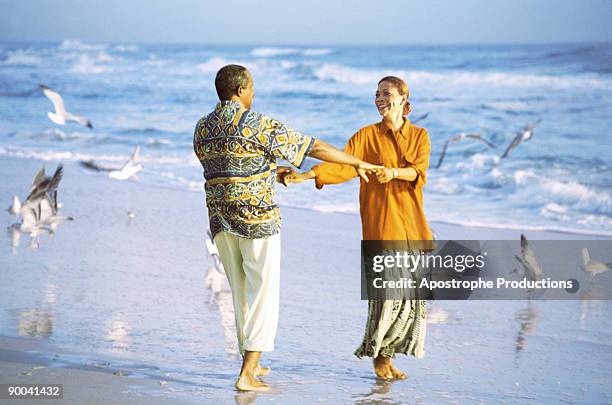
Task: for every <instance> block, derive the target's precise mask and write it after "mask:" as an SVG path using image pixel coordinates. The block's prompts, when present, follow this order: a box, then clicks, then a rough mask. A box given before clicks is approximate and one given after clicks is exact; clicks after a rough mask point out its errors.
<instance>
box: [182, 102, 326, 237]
mask: <svg viewBox="0 0 612 405" xmlns="http://www.w3.org/2000/svg"><path fill="white" fill-rule="evenodd" d="M314 141H315V140H314V138H312V137H310V136H307V135H302V134H301V133H299V132H297V131H294V130H292V129H290V128H288V127H287V126H285V125H284V124H283V123H281V122H279V121H277V120H275V119H273V118H270V117H267V116H265V115H263V114H260V113H258V112H255V111H251V110H247V109H245V107H244V106H243V105H242V104H241V103H240V102H236V101H222V102H220V103H218V104H217V106H216V108H215V111H213V112H211V113H210V114H208V115H206V116H205V117H203V118H202V119H200V120H199V121H198V123H197V125H196V128H195V133H194V137H193V149H194V151H195V154H196V155H197V157H198V159H199V160H200V162H201V163H202V167H203V168H204V178H205V180H206V183H205V185H204V189H205V191H206V206H207V207H208V218H209V221H210V230H211V232H212V236H213V237H214V236H215V235H216V234H217V233H218V232H220V231H226V232H229V233H232V234H234V235H238V236H242V237H244V238H249V239H260V238H265V237H268V236H272V235H274V234H276V233H278V232H279V231H280V226H281V218H280V211H279V208H278V205H277V204H276V202H275V200H274V194H275V192H274V186H275V182H276V159H277V158H282V159H285V160H286V161H288V162H289V163H291V164H292V165H294V166H296V167H298V168H299V167H300V166H301V165H302V162H303V161H304V158H305V157H306V156H307V155H308V153H309V152H310V150H311V149H312V146H313V144H314Z"/></svg>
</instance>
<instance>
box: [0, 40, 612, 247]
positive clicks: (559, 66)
mask: <svg viewBox="0 0 612 405" xmlns="http://www.w3.org/2000/svg"><path fill="white" fill-rule="evenodd" d="M227 63H240V64H243V65H245V66H247V67H248V68H249V69H250V70H251V72H252V73H253V76H254V79H255V92H256V98H255V101H254V105H253V108H254V109H256V110H258V111H261V112H263V113H266V114H268V115H271V116H273V117H275V118H278V119H280V120H281V121H283V122H285V123H286V124H287V125H289V126H290V127H292V128H294V129H297V130H300V131H302V132H304V133H308V134H312V135H314V136H315V137H318V138H321V139H323V140H326V141H328V142H330V143H332V144H334V145H336V146H339V147H342V146H343V145H344V144H345V143H346V141H347V140H348V138H349V137H350V136H351V135H352V134H353V133H354V132H356V131H357V130H358V129H359V128H361V127H363V126H365V125H368V124H371V123H373V122H376V121H378V120H379V119H380V117H379V116H378V114H377V112H376V110H375V108H374V105H373V98H374V92H375V89H376V83H377V81H378V80H379V79H380V78H381V77H383V76H384V75H387V74H394V75H398V76H400V77H402V78H404V79H405V80H406V81H407V83H408V84H409V86H410V89H411V103H412V105H413V115H412V116H413V117H418V116H420V115H422V114H425V113H428V114H429V116H428V117H427V118H426V119H425V120H423V121H422V122H420V123H419V125H421V126H423V127H425V128H427V129H428V131H429V134H430V138H431V142H432V152H431V168H430V170H429V175H428V184H427V186H426V188H425V206H426V208H425V209H426V214H427V217H428V219H429V220H434V221H445V222H450V223H456V224H463V225H472V226H473V225H486V226H492V227H502V228H520V229H531V230H561V231H572V232H579V233H584V234H598V235H608V236H609V235H612V195H611V193H612V178H611V177H610V175H609V174H610V172H611V170H610V169H611V163H610V155H611V153H610V152H611V151H612V137H611V136H610V135H611V134H610V128H611V126H610V123H611V122H610V120H611V117H612V102H611V101H612V45H609V44H608V45H603V44H591V45H589V44H587V45H529V46H518V45H511V46H510V45H504V46H396V47H388V46H355V47H339V46H328V47H293V46H291V47H256V46H207V45H142V44H95V43H84V42H80V41H74V40H66V41H63V42H61V43H12V42H2V43H0V155H6V156H16V157H23V158H34V159H41V160H50V161H57V160H61V161H64V162H68V161H74V162H76V161H78V160H81V159H94V160H96V161H99V162H100V163H104V164H107V165H120V164H121V162H123V161H124V160H125V159H126V158H127V157H128V156H129V155H130V154H131V152H132V150H133V149H134V147H135V146H136V145H141V146H142V155H143V161H144V162H143V163H144V165H145V171H144V172H143V173H142V175H141V176H140V181H142V182H143V183H146V184H159V185H164V186H170V187H180V188H186V189H189V190H193V191H195V192H202V173H201V169H200V165H199V163H198V162H197V160H196V159H195V157H194V155H193V151H192V134H193V128H194V125H195V123H196V121H197V120H198V119H199V118H200V117H201V116H203V115H204V114H206V113H208V112H209V111H211V110H212V109H213V108H214V105H215V103H216V101H217V98H216V93H215V91H214V85H213V81H214V75H215V73H216V71H217V70H218V69H219V68H220V67H221V66H223V65H225V64H227ZM40 83H44V84H46V85H48V86H49V87H51V88H52V89H54V90H56V91H58V92H60V93H61V94H62V95H63V96H64V99H65V103H66V106H67V108H68V110H69V111H72V112H73V113H76V114H82V115H86V116H87V117H89V118H90V119H91V121H92V123H93V125H94V129H93V130H89V129H87V128H84V127H81V126H78V125H76V124H71V125H66V126H57V125H55V124H53V123H52V122H51V121H49V119H48V118H47V116H46V113H47V111H50V110H51V108H52V107H51V103H50V102H49V101H48V100H47V99H46V98H45V97H44V96H43V94H42V93H41V91H40V90H39V88H38V84H40ZM537 119H542V122H541V124H540V125H539V126H538V127H536V129H535V135H534V137H533V138H532V139H531V140H530V141H528V142H526V143H523V144H522V145H520V146H519V147H518V148H517V149H515V150H514V151H513V152H512V154H511V155H510V157H509V158H507V159H503V160H500V159H499V156H500V155H501V154H502V153H503V151H504V150H505V148H506V146H507V145H508V144H509V143H510V142H511V140H512V138H513V137H514V136H515V134H516V132H517V131H518V130H520V129H521V128H522V127H524V126H525V125H527V124H528V123H530V122H533V121H535V120H537ZM467 131H469V132H478V133H480V134H482V135H483V137H485V138H487V139H488V140H490V141H491V142H492V143H493V144H495V145H496V148H495V149H489V148H487V147H486V146H484V145H483V144H480V143H475V142H469V141H464V142H461V143H455V144H452V145H450V147H449V149H448V151H447V155H446V158H445V160H444V162H443V164H442V166H441V167H440V168H439V169H437V170H436V169H434V167H435V165H436V163H437V161H438V158H439V156H440V152H441V150H442V147H443V145H444V143H445V141H446V140H447V139H448V137H450V136H452V135H454V134H456V133H459V132H467ZM314 163H315V162H314V161H308V162H307V165H306V166H307V167H308V166H311V165H313V164H314ZM357 189H358V182H357V181H352V182H349V183H345V184H343V185H337V186H333V187H326V188H325V189H324V190H323V191H314V187H312V185H299V186H295V187H290V188H289V189H286V190H285V189H282V190H279V192H278V200H279V202H280V203H281V205H285V206H294V207H301V208H308V209H313V210H317V211H325V212H349V213H355V214H356V213H357V212H358V204H357Z"/></svg>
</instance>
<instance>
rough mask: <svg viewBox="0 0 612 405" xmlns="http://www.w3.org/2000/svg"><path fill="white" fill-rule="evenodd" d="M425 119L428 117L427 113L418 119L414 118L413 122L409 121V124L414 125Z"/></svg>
mask: <svg viewBox="0 0 612 405" xmlns="http://www.w3.org/2000/svg"><path fill="white" fill-rule="evenodd" d="M427 117H429V113H425V114H423V115H421V116H420V117H417V118H415V119H414V120H412V121H410V123H411V124H416V123H417V122H419V121H423V120H424V119H425V118H427Z"/></svg>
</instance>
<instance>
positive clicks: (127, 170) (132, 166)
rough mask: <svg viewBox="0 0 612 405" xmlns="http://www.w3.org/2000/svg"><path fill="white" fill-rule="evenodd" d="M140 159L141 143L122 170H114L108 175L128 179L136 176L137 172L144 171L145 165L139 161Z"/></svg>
mask: <svg viewBox="0 0 612 405" xmlns="http://www.w3.org/2000/svg"><path fill="white" fill-rule="evenodd" d="M139 160H140V145H138V146H136V149H135V150H134V153H133V154H132V156H131V157H130V158H129V159H128V161H127V162H125V164H124V165H123V167H122V168H121V169H120V170H112V171H111V172H110V173H109V174H108V177H110V178H111V179H117V180H127V179H129V178H130V177H132V176H136V173H138V172H140V171H142V170H143V169H144V166H143V165H142V164H141V163H137V162H138V161H139Z"/></svg>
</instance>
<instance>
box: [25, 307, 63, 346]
mask: <svg viewBox="0 0 612 405" xmlns="http://www.w3.org/2000/svg"><path fill="white" fill-rule="evenodd" d="M54 321H55V313H54V312H53V311H45V310H38V309H28V310H23V311H18V312H17V334H18V335H19V336H29V337H35V338H45V339H46V338H48V337H50V336H51V335H52V334H53V323H54Z"/></svg>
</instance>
